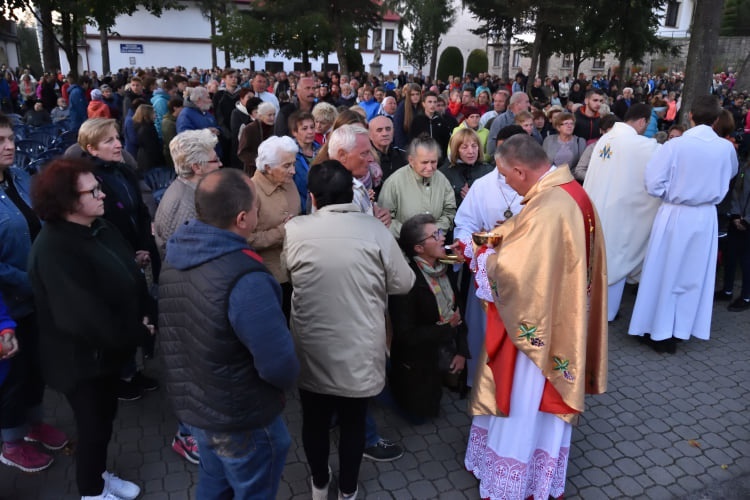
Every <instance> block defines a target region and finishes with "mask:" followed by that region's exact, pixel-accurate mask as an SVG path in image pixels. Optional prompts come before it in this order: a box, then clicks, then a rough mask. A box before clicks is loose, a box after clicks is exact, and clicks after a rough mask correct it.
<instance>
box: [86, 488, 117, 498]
mask: <svg viewBox="0 0 750 500" xmlns="http://www.w3.org/2000/svg"><path fill="white" fill-rule="evenodd" d="M81 500H123V499H122V498H120V497H118V496H117V495H115V494H114V493H112V492H110V491H107V490H104V491H103V492H102V494H101V495H96V496H95V497H81Z"/></svg>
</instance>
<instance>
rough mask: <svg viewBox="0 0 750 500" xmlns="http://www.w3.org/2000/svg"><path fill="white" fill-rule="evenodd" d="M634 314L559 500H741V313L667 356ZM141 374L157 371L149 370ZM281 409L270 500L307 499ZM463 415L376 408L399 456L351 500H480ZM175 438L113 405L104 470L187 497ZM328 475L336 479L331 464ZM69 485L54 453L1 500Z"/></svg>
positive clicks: (163, 413) (57, 418) (744, 356)
mask: <svg viewBox="0 0 750 500" xmlns="http://www.w3.org/2000/svg"><path fill="white" fill-rule="evenodd" d="M632 304H633V295H632V294H631V293H629V292H628V291H626V293H625V299H624V305H623V309H622V311H621V313H622V318H621V319H619V320H617V321H615V322H614V323H613V324H612V325H611V328H610V349H609V354H610V365H609V366H610V370H609V373H610V377H609V380H610V382H609V391H608V393H607V394H605V395H602V396H596V397H590V398H588V400H587V402H588V409H587V412H586V413H585V414H584V417H583V419H582V423H581V425H580V426H579V427H577V428H576V429H575V431H574V433H573V451H572V453H571V457H570V464H569V469H568V482H567V487H566V491H565V496H566V498H569V499H573V498H581V499H585V500H595V499H605V498H649V499H670V498H684V499H689V500H718V499H738V500H739V499H743V500H744V499H748V498H750V479H748V478H750V412H749V411H748V406H749V404H748V402H750V376H749V375H748V373H749V371H748V369H749V368H750V367H749V366H748V361H749V359H748V353H749V352H750V311H748V312H743V313H730V312H728V311H726V309H725V305H723V304H721V305H717V306H716V307H715V310H714V323H713V328H714V330H713V332H712V335H711V340H710V341H708V342H701V341H697V340H692V341H689V342H685V343H683V344H681V345H679V347H678V352H677V354H675V355H673V356H670V355H665V354H657V353H655V352H653V351H651V350H650V349H649V348H648V347H646V346H643V345H641V344H639V343H637V342H636V341H635V340H634V339H632V338H629V337H627V335H626V334H625V331H626V329H627V323H628V320H629V318H630V313H631V310H632ZM148 370H149V371H152V372H158V366H156V362H155V366H149V367H148ZM289 399H290V401H289V405H288V407H287V409H286V411H285V416H286V418H287V421H288V424H289V428H290V431H291V433H292V436H293V443H292V449H291V450H290V453H289V456H288V459H287V467H286V469H285V471H284V477H283V483H282V485H281V489H280V492H279V497H278V498H280V499H285V500H286V499H306V498H310V497H309V486H308V471H307V466H306V461H305V456H304V452H303V451H302V446H301V442H300V425H301V415H300V406H299V401H298V400H297V397H296V396H295V395H294V394H290V395H289ZM465 406H466V404H465V401H461V400H458V399H457V398H456V397H455V395H454V394H446V396H445V398H444V403H443V410H444V411H443V413H442V415H441V417H440V418H439V419H437V420H435V421H434V422H432V423H429V424H426V425H422V426H417V427H414V426H410V425H408V424H407V423H406V422H405V421H404V420H402V419H401V418H400V417H398V416H396V415H395V414H394V413H393V412H392V411H390V410H388V409H383V408H381V407H379V406H376V408H375V416H376V420H377V421H378V423H379V430H380V432H381V434H382V435H383V436H385V437H387V438H391V439H394V440H397V441H399V442H400V443H401V445H403V446H404V448H405V449H406V450H407V452H406V454H405V455H404V457H403V458H401V459H400V460H398V461H396V462H392V463H374V462H370V461H367V460H365V461H364V463H363V465H362V470H361V473H360V492H361V493H362V496H361V498H367V499H392V498H396V499H412V498H429V499H431V498H440V499H463V498H468V499H476V498H478V490H477V483H476V480H475V479H474V478H473V476H472V475H471V474H469V473H468V472H466V471H465V470H464V467H463V457H464V450H465V445H466V440H467V436H468V430H469V426H470V420H469V418H468V416H467V415H466V412H465ZM46 407H47V412H48V415H49V417H50V421H51V422H54V423H56V424H57V425H59V426H61V427H62V428H63V429H65V430H66V431H68V432H70V433H71V434H72V432H73V422H72V418H71V414H70V411H69V409H68V407H67V404H66V403H65V402H64V400H63V399H62V398H60V397H59V396H58V395H57V394H54V393H49V394H48V395H47V399H46ZM174 432H175V420H174V418H173V417H172V415H171V414H170V412H169V410H168V407H167V405H166V403H165V401H164V393H163V392H157V393H151V394H148V395H147V396H146V397H145V398H144V399H143V400H142V401H138V402H131V403H123V404H121V405H120V412H119V416H118V419H117V421H116V423H115V435H114V438H113V441H112V443H111V445H110V453H109V454H110V468H111V469H113V470H114V471H116V472H117V473H118V474H119V475H121V476H122V477H125V478H127V479H130V480H135V481H137V482H138V483H139V484H140V485H141V486H142V488H143V490H144V494H143V495H142V497H141V498H142V499H143V500H156V499H165V500H166V499H169V500H177V499H187V498H193V495H192V492H193V491H194V485H195V482H196V480H197V477H198V474H197V466H194V465H191V464H188V463H187V462H185V461H183V460H182V459H181V458H180V457H178V456H177V455H176V454H175V453H174V452H173V451H172V450H171V448H170V447H169V444H170V442H171V438H172V435H173V434H174ZM332 437H333V439H334V440H335V439H336V437H337V435H336V432H335V431H334V432H333V433H332ZM691 440H692V441H694V442H693V444H697V445H698V446H693V445H691ZM331 465H332V467H333V470H334V475H335V473H336V471H337V469H338V460H337V456H336V455H334V456H333V457H332V458H331ZM74 474H75V471H74V464H73V461H72V458H71V457H70V456H66V455H64V454H58V456H57V460H56V462H55V464H54V465H53V466H52V467H51V468H50V469H49V470H47V471H45V472H42V473H38V474H23V473H20V472H18V471H16V470H15V469H10V468H8V467H4V466H0V498H2V499H7V500H15V499H23V500H27V499H35V498H39V499H55V500H57V499H74V498H76V495H75V484H74ZM333 490H335V488H332V492H331V494H330V498H335V495H334V493H333Z"/></svg>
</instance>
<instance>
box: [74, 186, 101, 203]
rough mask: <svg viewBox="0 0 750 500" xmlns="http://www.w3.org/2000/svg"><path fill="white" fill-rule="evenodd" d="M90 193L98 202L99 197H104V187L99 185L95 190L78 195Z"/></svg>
mask: <svg viewBox="0 0 750 500" xmlns="http://www.w3.org/2000/svg"><path fill="white" fill-rule="evenodd" d="M89 193H91V196H92V197H93V198H94V199H95V200H98V199H99V197H100V196H101V195H102V185H101V184H97V185H96V186H95V187H94V189H87V190H86V191H78V194H89Z"/></svg>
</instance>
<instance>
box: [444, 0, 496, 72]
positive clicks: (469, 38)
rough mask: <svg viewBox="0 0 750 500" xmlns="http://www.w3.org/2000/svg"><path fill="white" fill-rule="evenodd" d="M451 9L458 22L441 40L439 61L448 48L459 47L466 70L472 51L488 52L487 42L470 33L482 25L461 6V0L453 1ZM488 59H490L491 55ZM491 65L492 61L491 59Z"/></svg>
mask: <svg viewBox="0 0 750 500" xmlns="http://www.w3.org/2000/svg"><path fill="white" fill-rule="evenodd" d="M451 8H452V9H453V11H454V12H455V13H456V21H455V22H454V23H453V26H451V29H449V30H448V32H447V33H446V34H445V35H443V37H442V39H441V40H440V46H439V47H438V52H437V53H438V59H440V54H442V53H443V51H444V50H445V49H446V48H447V47H457V48H458V49H459V50H460V51H461V55H463V56H464V68H466V60H467V59H468V58H469V54H470V53H471V51H472V50H474V49H481V50H487V41H486V40H485V39H484V38H483V37H481V36H479V35H475V34H474V33H472V32H471V31H470V30H471V29H474V28H476V27H478V26H479V24H480V23H479V21H477V19H476V18H475V17H474V16H473V15H472V13H471V11H470V10H469V9H468V8H464V7H463V6H462V5H461V0H452V3H451ZM488 57H490V55H489V54H488ZM491 63H492V59H490V64H491Z"/></svg>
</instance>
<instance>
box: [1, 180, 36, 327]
mask: <svg viewBox="0 0 750 500" xmlns="http://www.w3.org/2000/svg"><path fill="white" fill-rule="evenodd" d="M5 175H10V178H11V179H12V181H13V184H14V185H15V187H16V190H18V194H20V195H21V198H22V199H23V201H25V202H26V203H27V204H28V205H29V206H31V197H30V195H29V191H30V189H31V177H30V176H29V174H27V173H26V171H25V170H23V169H20V168H17V167H10V168H9V169H8V170H6V171H5ZM30 251H31V234H30V232H29V225H28V224H27V223H26V219H25V218H24V216H23V214H22V213H21V211H20V210H19V209H18V207H16V205H15V203H13V201H12V200H11V199H10V198H8V195H7V194H5V191H3V190H0V293H2V295H3V298H4V299H5V304H6V305H7V306H8V312H9V313H10V315H11V317H12V318H14V319H19V318H23V317H25V316H28V315H29V314H31V313H32V312H33V310H34V302H33V297H32V295H31V283H30V282H29V276H28V274H27V273H26V270H27V262H26V260H27V259H28V257H29V252H30Z"/></svg>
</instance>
